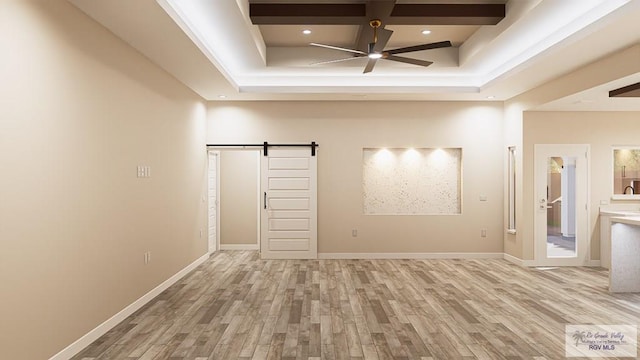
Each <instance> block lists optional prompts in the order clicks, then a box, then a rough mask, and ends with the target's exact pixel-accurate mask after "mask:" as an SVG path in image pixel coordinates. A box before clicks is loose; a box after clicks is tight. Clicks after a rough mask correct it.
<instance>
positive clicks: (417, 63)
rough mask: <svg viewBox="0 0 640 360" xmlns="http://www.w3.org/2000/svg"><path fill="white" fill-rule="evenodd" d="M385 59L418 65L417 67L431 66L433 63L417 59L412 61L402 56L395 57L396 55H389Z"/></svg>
mask: <svg viewBox="0 0 640 360" xmlns="http://www.w3.org/2000/svg"><path fill="white" fill-rule="evenodd" d="M385 59H387V60H392V61H397V62H401V63H405V64H412V65H418V66H429V65H431V64H433V61H426V60H418V59H412V58H408V57H404V56H396V55H389V56H387V57H385Z"/></svg>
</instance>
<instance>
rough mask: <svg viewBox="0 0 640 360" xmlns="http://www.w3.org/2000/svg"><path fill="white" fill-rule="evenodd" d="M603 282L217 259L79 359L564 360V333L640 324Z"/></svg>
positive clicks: (363, 263)
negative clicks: (573, 327) (568, 327)
mask: <svg viewBox="0 0 640 360" xmlns="http://www.w3.org/2000/svg"><path fill="white" fill-rule="evenodd" d="M607 274H608V273H607V271H606V270H604V269H601V268H558V269H553V270H546V271H542V270H535V269H526V268H521V267H519V266H516V265H513V264H511V263H509V262H507V261H504V260H269V261H265V260H260V259H259V256H258V253H257V252H253V251H243V252H230V251H227V252H225V251H222V252H219V253H217V254H215V255H214V256H212V257H211V258H210V259H209V260H208V261H207V262H206V263H204V264H203V265H201V266H200V267H198V268H197V269H196V270H194V271H193V272H192V273H190V274H189V275H187V276H186V277H185V278H183V279H182V280H181V281H179V282H178V283H176V284H175V285H174V286H172V287H171V288H169V289H167V290H166V291H165V292H164V293H162V294H161V295H160V296H158V297H157V298H156V299H154V300H153V301H151V302H150V303H149V304H147V305H146V306H145V307H144V308H142V309H140V310H139V311H137V312H136V313H135V314H134V315H132V316H131V317H129V318H128V319H126V320H125V321H124V322H122V323H121V324H119V325H118V326H117V327H116V328H114V329H113V330H111V331H110V332H108V333H107V334H105V335H104V336H103V337H101V338H100V339H98V340H97V341H96V342H95V343H94V344H92V345H90V346H89V347H87V348H86V349H85V350H83V351H82V352H81V353H80V354H78V356H76V357H75V358H74V359H197V360H204V359H313V358H315V359H320V358H321V359H447V360H448V359H549V360H551V359H562V358H564V341H565V340H564V328H565V324H629V325H637V324H638V322H639V321H640V295H639V294H621V295H611V294H609V293H608V291H607V283H608V281H607Z"/></svg>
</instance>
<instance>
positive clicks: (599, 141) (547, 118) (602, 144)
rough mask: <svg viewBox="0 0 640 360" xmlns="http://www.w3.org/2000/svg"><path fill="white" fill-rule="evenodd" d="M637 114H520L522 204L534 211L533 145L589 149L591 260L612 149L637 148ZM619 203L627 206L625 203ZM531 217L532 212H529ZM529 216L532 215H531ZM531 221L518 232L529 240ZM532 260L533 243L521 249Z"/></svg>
mask: <svg viewBox="0 0 640 360" xmlns="http://www.w3.org/2000/svg"><path fill="white" fill-rule="evenodd" d="M638 119H640V112H525V113H524V158H525V164H524V166H525V169H524V172H525V174H530V176H526V175H525V177H524V187H525V191H526V192H525V198H526V204H527V205H531V206H530V207H531V208H533V207H534V202H535V200H534V198H533V196H534V195H533V189H534V185H535V184H534V180H533V173H534V159H533V158H534V145H535V144H589V145H590V147H591V168H590V169H589V170H590V171H589V177H590V179H589V180H590V186H589V188H590V191H589V194H590V205H589V206H590V218H589V223H590V229H589V234H590V236H589V238H590V241H591V259H593V260H597V259H600V223H599V221H598V212H599V207H600V201H606V202H610V203H612V204H613V203H616V202H620V201H612V200H611V189H612V179H613V174H612V173H611V169H612V164H611V162H612V161H613V155H612V146H614V145H640V126H638ZM621 203H625V204H629V203H631V202H629V201H622V202H621ZM531 212H532V214H533V211H531ZM532 216H533V215H532ZM533 226H534V225H533V221H531V222H526V223H525V224H524V227H523V228H522V230H523V232H524V233H525V234H526V235H525V236H527V237H530V238H531V239H533ZM524 252H525V254H527V255H528V256H530V257H529V258H531V259H532V258H533V253H534V242H533V241H531V242H529V243H528V244H527V246H526V248H525V249H524Z"/></svg>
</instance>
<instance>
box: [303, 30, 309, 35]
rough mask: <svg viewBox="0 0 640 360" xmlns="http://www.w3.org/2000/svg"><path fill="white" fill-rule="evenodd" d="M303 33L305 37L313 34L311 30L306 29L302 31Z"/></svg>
mask: <svg viewBox="0 0 640 360" xmlns="http://www.w3.org/2000/svg"><path fill="white" fill-rule="evenodd" d="M302 33H303V34H305V35H309V34H311V30H309V29H304V30H302Z"/></svg>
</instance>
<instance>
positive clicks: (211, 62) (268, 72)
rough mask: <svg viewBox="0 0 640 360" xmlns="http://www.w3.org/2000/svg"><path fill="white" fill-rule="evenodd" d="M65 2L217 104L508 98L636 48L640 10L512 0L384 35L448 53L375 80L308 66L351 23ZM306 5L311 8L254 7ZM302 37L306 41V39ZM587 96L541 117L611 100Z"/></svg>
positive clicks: (233, 9)
mask: <svg viewBox="0 0 640 360" xmlns="http://www.w3.org/2000/svg"><path fill="white" fill-rule="evenodd" d="M69 1H71V2H72V3H73V4H75V5H76V6H77V7H79V8H80V9H81V10H82V11H84V12H85V13H87V14H88V15H89V16H91V17H93V18H94V19H95V20H96V21H98V22H99V23H101V24H103V25H104V26H105V27H107V28H108V29H110V30H111V31H112V32H114V33H115V34H116V35H117V36H119V37H121V38H122V39H124V40H125V41H127V42H128V43H130V44H131V45H132V46H133V47H135V48H137V49H138V50H139V51H140V52H142V53H143V54H145V55H146V56H147V57H148V58H149V59H150V60H151V61H153V62H155V63H157V64H158V65H159V66H161V67H163V68H164V69H165V70H167V71H168V72H169V73H171V74H173V75H174V76H175V77H176V78H177V79H178V80H180V81H182V82H183V83H184V84H186V85H187V86H189V87H190V88H191V89H193V90H194V91H195V92H196V93H198V94H200V95H201V96H202V97H203V98H205V99H208V100H218V101H219V100H221V98H220V97H219V96H220V95H224V96H225V99H224V100H486V99H487V97H488V96H493V97H495V99H496V100H505V99H508V98H511V97H513V96H515V95H517V94H519V93H521V92H524V91H526V90H529V89H531V88H534V87H536V86H539V85H541V84H542V83H545V82H547V81H549V80H551V79H553V78H556V77H558V76H560V75H563V74H566V73H568V72H571V71H573V70H575V69H577V68H579V67H581V66H584V65H586V64H588V63H590V62H593V61H596V60H598V59H601V58H602V57H604V56H606V55H608V54H610V53H613V52H616V51H619V50H621V49H625V48H628V47H630V46H632V45H634V44H637V43H638V42H639V41H640V21H638V19H639V18H640V0H580V1H577V0H576V1H573V0H562V1H559V0H509V1H507V2H506V9H507V14H506V17H505V19H503V20H502V21H501V22H500V23H498V24H497V25H495V26H487V25H485V26H445V25H440V26H429V27H428V28H429V30H431V31H432V33H431V34H429V35H426V36H425V35H422V34H421V33H420V31H421V30H423V29H424V28H427V27H423V26H399V25H395V26H391V25H389V26H388V27H387V29H390V30H393V31H394V34H393V36H392V38H391V40H390V41H389V44H388V46H387V48H394V47H403V46H409V45H416V44H422V43H428V42H436V41H441V40H444V39H447V40H451V41H452V42H453V43H454V47H453V48H445V49H435V50H428V51H421V52H417V53H411V55H410V56H412V57H416V58H421V59H426V60H431V61H434V62H435V63H434V65H432V66H430V67H428V68H424V67H418V66H413V65H407V64H396V63H394V62H390V61H382V60H381V61H379V63H378V65H376V68H375V69H374V71H373V72H372V73H369V74H362V69H363V67H364V64H365V63H366V59H357V60H353V61H345V62H342V63H338V64H331V65H311V64H312V63H313V62H317V61H323V60H332V59H339V58H344V57H345V54H344V53H342V52H340V51H334V50H329V49H322V48H315V47H311V46H308V43H310V42H319V43H325V44H330V45H337V46H341V47H351V46H352V45H353V44H354V42H355V38H356V36H357V32H358V28H357V27H356V26H352V25H340V26H336V25H331V26H328V25H322V26H319V25H316V26H313V27H305V26H298V25H260V26H256V25H253V24H251V21H250V19H249V17H248V7H249V5H248V0H236V1H231V0H224V1H210V0H190V1H181V0H69ZM304 1H307V2H309V0H297V1H289V0H277V1H275V0H262V1H261V2H277V3H283V2H296V3H300V2H304ZM311 2H314V3H318V2H323V1H322V0H321V1H318V0H313V1H311ZM324 2H332V1H324ZM333 2H336V0H333ZM398 2H405V3H406V2H414V3H433V2H440V3H455V2H458V3H459V2H469V1H459V0H453V1H452V0H447V1H444V0H438V1H433V0H425V1H420V0H411V1H407V0H405V1H398ZM482 2H483V3H495V2H498V3H504V1H493V0H491V1H482ZM140 14H144V15H143V16H141V15H140ZM303 28H309V29H311V30H312V34H311V35H303V34H302V33H301V30H302V29H303ZM628 80H632V79H620V82H627V81H628ZM637 81H638V80H637V79H636V80H635V82H637ZM609 85H612V84H609ZM624 85H628V84H627V83H625V84H623V85H621V86H624ZM618 87H620V86H618ZM608 90H611V89H607V91H608ZM593 91H594V92H593V93H588V94H576V96H577V97H578V98H580V99H586V98H587V97H588V98H590V100H589V101H586V102H585V101H582V102H579V101H578V100H576V99H575V98H571V99H566V101H561V100H563V99H560V100H558V101H555V102H553V103H550V104H548V105H547V106H543V107H541V108H540V110H562V109H565V108H566V109H568V108H575V107H576V106H577V107H580V106H583V107H584V105H586V104H589V106H588V107H589V108H597V107H598V106H599V105H598V104H599V102H600V100H603V101H604V100H607V99H608V96H607V97H606V99H605V98H603V97H602V91H603V89H593ZM616 100H618V99H616ZM625 100H630V101H627V104H628V105H625V108H630V109H631V108H632V109H633V110H640V101H638V99H625ZM576 101H578V102H576ZM606 103H607V104H605V105H604V106H606V107H609V108H611V107H614V108H617V107H618V106H617V105H611V104H612V103H611V102H610V101H608V100H607V101H606ZM636 103H637V105H635V104H636Z"/></svg>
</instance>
